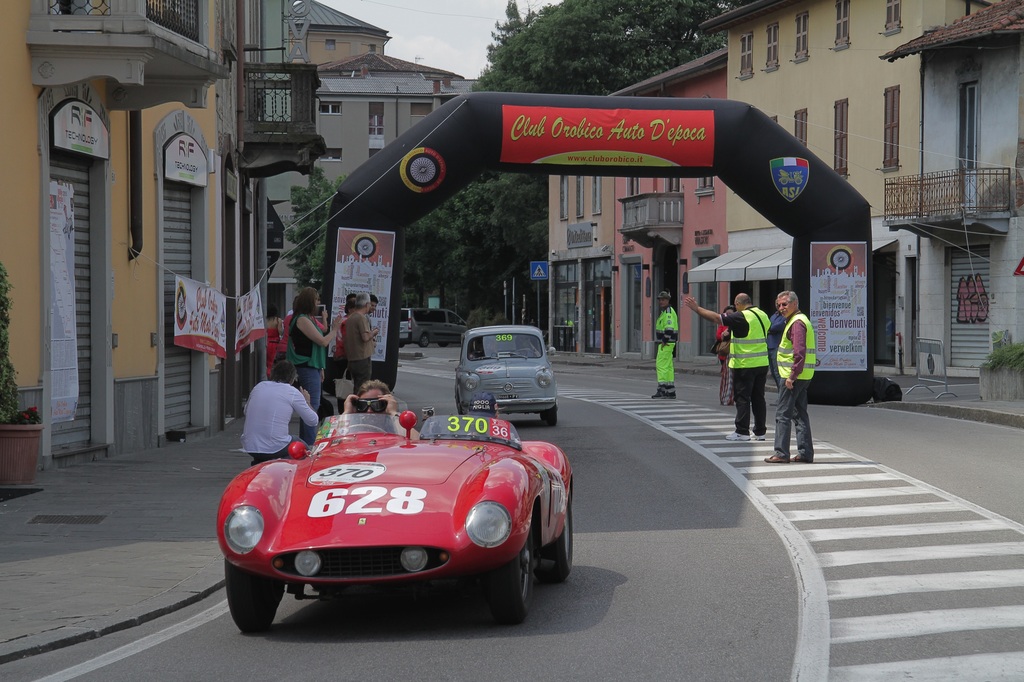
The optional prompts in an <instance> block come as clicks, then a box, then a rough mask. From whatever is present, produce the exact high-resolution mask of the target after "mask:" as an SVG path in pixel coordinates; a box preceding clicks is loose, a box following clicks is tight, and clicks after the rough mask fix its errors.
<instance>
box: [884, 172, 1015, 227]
mask: <svg viewBox="0 0 1024 682" xmlns="http://www.w3.org/2000/svg"><path fill="white" fill-rule="evenodd" d="M1012 211H1013V185H1012V182H1011V174H1010V169H1009V168H978V169H963V168H960V169H952V170H946V171H938V172H934V173H924V174H922V175H905V176H902V177H898V178H889V179H887V180H886V181H885V222H886V224H887V225H889V227H890V229H894V230H896V229H906V230H910V231H911V232H915V233H917V234H921V235H922V236H926V237H928V236H932V235H933V234H934V233H935V232H936V230H943V231H948V229H949V228H951V227H957V226H960V227H963V226H965V225H970V226H971V227H972V229H974V230H981V231H984V232H988V233H991V234H1005V233H1006V232H1007V230H1008V229H1009V219H1010V217H1011V216H1012Z"/></svg>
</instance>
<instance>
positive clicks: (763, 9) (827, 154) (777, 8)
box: [698, 0, 990, 369]
mask: <svg viewBox="0 0 1024 682" xmlns="http://www.w3.org/2000/svg"><path fill="white" fill-rule="evenodd" d="M989 4H990V3H988V2H964V0H777V1H775V2H767V1H762V2H755V3H751V4H750V5H747V6H744V7H741V8H738V9H735V10H732V11H730V12H727V13H725V14H722V15H720V16H719V17H716V18H715V19H712V20H710V21H708V22H705V24H703V25H702V26H701V28H702V29H703V30H705V31H707V32H715V31H727V32H728V47H729V64H728V82H729V88H728V97H729V99H733V100H739V101H743V102H747V103H749V104H751V105H753V106H755V107H757V108H758V109H760V110H761V111H763V112H764V113H766V114H767V115H769V116H771V117H773V118H774V119H775V120H776V121H777V122H778V123H779V125H780V126H782V127H783V128H785V129H786V130H787V131H789V132H790V133H791V134H792V135H793V136H794V137H796V138H797V139H798V140H800V141H801V142H802V143H803V144H804V145H805V146H806V147H807V148H808V150H809V151H810V152H811V153H813V154H815V155H817V156H818V157H819V158H821V159H822V160H824V161H825V162H826V163H829V162H831V165H832V167H833V168H834V169H835V171H836V172H837V173H839V174H840V175H842V176H843V177H845V178H846V179H847V180H848V181H849V182H850V184H851V185H852V186H853V187H854V188H855V189H857V191H858V192H860V193H861V195H862V196H864V198H865V199H866V200H867V201H868V202H869V203H870V205H871V206H872V242H873V243H872V245H871V247H872V250H873V258H872V269H873V275H872V285H873V301H872V304H873V305H872V308H871V310H872V313H871V314H872V315H873V318H874V323H873V328H874V330H875V338H874V339H873V341H874V349H875V351H874V355H875V364H876V365H890V366H893V367H894V368H897V369H902V368H903V367H904V365H909V364H911V363H913V362H914V358H915V353H916V341H917V339H918V338H921V337H922V330H921V328H920V324H921V320H922V319H923V317H924V316H925V315H930V314H932V313H934V314H936V315H942V314H944V313H943V311H942V309H934V310H932V309H926V308H925V303H927V301H923V300H920V299H919V298H918V289H917V287H918V284H917V283H918V281H919V270H920V262H919V255H920V254H919V252H918V250H917V249H918V246H919V242H918V240H917V239H916V237H915V236H914V235H913V234H912V233H911V232H909V231H906V230H898V231H892V230H890V229H889V228H890V226H889V224H888V223H887V221H886V220H885V216H884V211H883V207H884V205H885V186H886V182H887V181H889V180H892V179H893V178H900V177H905V176H917V175H919V174H920V172H921V169H922V166H921V158H920V157H921V155H920V153H919V148H920V140H919V130H920V121H921V115H922V105H921V102H922V89H921V62H920V59H919V57H917V56H911V57H908V58H906V59H901V60H899V61H898V62H896V63H888V62H883V61H881V60H879V57H880V56H881V55H883V54H886V53H887V52H890V51H891V50H893V49H895V48H896V47H898V46H899V45H902V44H903V43H906V42H907V41H908V40H910V39H913V38H916V37H918V36H921V35H922V34H924V33H925V32H926V31H929V30H931V29H933V28H934V27H937V26H942V25H944V24H945V23H947V22H949V21H952V20H954V19H956V18H958V17H959V16H961V15H962V14H963V13H964V11H965V8H973V9H974V10H977V9H979V8H982V7H986V6H988V5H989ZM725 194H726V217H727V221H728V228H729V249H730V251H732V252H734V253H735V252H738V251H744V252H746V253H744V254H743V256H742V257H741V258H739V259H737V258H735V257H734V256H730V257H728V258H723V259H722V260H721V261H719V262H718V263H714V262H712V263H709V264H707V265H706V266H705V269H704V270H703V271H702V273H701V274H699V275H698V277H708V276H709V274H710V276H712V277H714V278H715V279H718V280H726V279H728V280H731V281H738V282H741V286H743V287H744V288H747V289H749V290H750V291H751V293H753V294H754V296H755V298H756V299H757V300H759V301H761V302H762V303H763V302H764V301H768V300H770V299H771V298H772V296H773V295H774V291H773V290H774V289H776V288H777V282H775V281H772V280H769V281H767V282H766V281H764V280H754V279H752V278H750V276H749V275H748V273H749V272H756V271H757V270H758V269H759V268H760V266H761V265H763V264H764V263H765V262H766V261H767V262H771V261H772V260H775V259H777V258H778V255H779V253H780V252H781V250H788V249H789V248H791V245H792V239H791V238H790V237H788V236H787V235H785V234H784V233H783V232H781V231H780V230H779V229H777V228H776V227H774V226H772V225H770V224H768V222H767V221H766V220H765V219H764V218H763V217H762V216H760V215H759V214H758V213H756V212H755V211H754V210H753V209H752V208H751V207H750V206H749V205H747V204H746V203H745V202H743V201H742V200H740V199H739V198H738V197H737V196H736V195H735V194H734V193H732V192H728V191H727V192H726V193H725ZM738 265H742V266H743V267H737V266H738ZM787 268H789V266H788V264H787V265H784V266H783V267H782V270H783V272H784V271H785V270H786V269H787ZM790 269H791V268H790ZM929 333H931V332H929ZM974 366H975V367H976V366H977V365H976V364H975V365H974Z"/></svg>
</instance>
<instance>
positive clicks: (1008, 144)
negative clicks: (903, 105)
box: [883, 0, 1024, 370]
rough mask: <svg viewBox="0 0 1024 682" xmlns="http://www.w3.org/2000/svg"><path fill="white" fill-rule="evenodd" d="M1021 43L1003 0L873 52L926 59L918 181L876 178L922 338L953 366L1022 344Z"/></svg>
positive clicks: (1010, 3) (895, 58) (1021, 5)
mask: <svg viewBox="0 0 1024 682" xmlns="http://www.w3.org/2000/svg"><path fill="white" fill-rule="evenodd" d="M1022 36H1024V2H1022V1H1021V0H1005V1H1004V2H1001V3H998V4H994V5H993V6H992V7H990V8H987V9H982V10H980V11H978V12H976V13H972V14H970V15H967V16H965V17H963V18H961V19H959V20H957V21H955V22H952V23H950V24H948V25H946V26H944V27H941V28H937V29H936V30H934V31H930V32H928V33H927V34H925V35H923V36H921V37H919V38H917V39H915V40H911V41H909V42H907V43H905V44H903V45H901V46H899V47H898V48H896V49H895V50H893V51H892V52H890V53H888V54H886V55H883V57H884V58H886V59H887V60H889V61H891V62H893V63H895V64H898V63H899V62H900V61H902V60H903V59H904V58H908V57H912V56H919V55H921V56H924V59H923V85H924V90H923V93H922V95H923V97H922V106H923V126H922V133H923V145H922V147H921V158H922V167H921V173H920V174H919V175H917V176H905V177H901V178H894V179H891V180H888V181H887V182H886V185H885V221H886V224H888V225H889V227H890V229H893V230H901V231H907V232H910V233H911V234H913V235H914V236H915V238H916V239H917V242H918V245H917V251H918V253H919V254H920V265H919V271H918V273H917V274H918V276H917V280H916V287H917V297H918V300H919V305H920V308H921V311H922V315H921V320H920V323H919V329H920V335H921V337H922V338H924V339H928V340H929V343H930V344H931V345H934V342H939V344H941V347H942V348H943V349H945V353H944V358H943V359H944V360H945V361H946V362H947V363H948V364H949V366H950V368H951V370H960V369H963V368H975V367H978V365H979V364H980V363H981V362H983V361H984V359H985V357H986V355H987V354H988V353H989V352H990V350H991V348H992V346H993V344H994V343H1006V342H1009V341H1020V340H1022V339H1024V325H1022V321H1021V319H1020V315H1019V314H1018V311H1019V310H1020V307H1021V304H1022V302H1024V301H1022V296H1024V279H1022V278H1021V277H1020V276H1019V275H1021V274H1024V267H1022V262H1021V256H1022V255H1024V240H1022V237H1021V227H1022V224H1021V220H1022V219H1021V211H1020V197H1019V195H1018V194H1017V193H1018V192H1019V191H1020V190H1019V187H1020V184H1021V174H1020V168H1021V165H1022V160H1021V154H1022V153H1024V150H1022V146H1021V139H1022V131H1024V127H1022V125H1021V116H1022V110H1021V106H1020V101H1021V100H1020V98H1021V96H1022V92H1021V83H1020V76H1019V74H1020V73H1021V70H1022V67H1024V61H1022V56H1024V55H1022V51H1021V37H1022Z"/></svg>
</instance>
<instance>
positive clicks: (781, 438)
mask: <svg viewBox="0 0 1024 682" xmlns="http://www.w3.org/2000/svg"><path fill="white" fill-rule="evenodd" d="M775 305H776V307H778V309H779V312H781V313H782V314H783V315H785V316H786V329H785V331H783V332H782V341H781V342H779V352H778V356H777V361H778V367H779V378H780V379H782V382H783V383H782V385H781V386H780V389H779V406H778V408H777V409H776V411H775V454H773V455H772V456H771V457H767V458H765V460H764V461H766V462H770V463H772V464H783V463H785V462H803V463H805V464H810V463H811V462H813V461H814V444H813V442H812V441H811V422H810V420H809V419H808V418H807V386H808V385H809V384H810V383H811V377H813V376H814V367H815V365H816V364H817V359H816V357H815V354H814V348H815V340H814V327H813V325H811V321H810V320H809V319H808V318H807V316H806V315H804V314H803V313H802V312H800V300H799V299H798V298H797V296H796V293H795V292H792V291H783V292H782V293H781V294H779V297H778V298H777V299H776V300H775ZM794 423H795V424H796V452H797V456H796V457H793V458H792V459H790V457H789V435H790V431H791V429H792V426H793V424H794Z"/></svg>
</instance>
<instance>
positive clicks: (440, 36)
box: [318, 0, 561, 78]
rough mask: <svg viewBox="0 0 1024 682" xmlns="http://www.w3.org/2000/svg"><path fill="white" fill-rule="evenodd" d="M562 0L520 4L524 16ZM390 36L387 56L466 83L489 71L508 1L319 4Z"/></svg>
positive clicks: (331, 0)
mask: <svg viewBox="0 0 1024 682" xmlns="http://www.w3.org/2000/svg"><path fill="white" fill-rule="evenodd" d="M560 1H561V0H517V4H518V5H519V11H520V12H525V11H526V10H527V8H533V9H534V10H539V9H540V8H541V7H543V6H545V5H552V4H557V3H558V2H560ZM318 2H320V3H321V4H324V5H327V6H328V7H331V8H333V9H336V10H338V11H339V12H344V13H345V14H347V15H349V16H350V17H354V18H356V19H359V20H360V21H365V22H366V23H368V24H372V25H374V26H376V27H377V28H382V29H384V30H386V31H387V32H388V34H389V35H390V36H391V40H390V41H388V43H387V45H385V46H384V54H386V55H388V56H391V57H395V58H397V59H404V60H406V61H409V62H417V61H418V62H419V63H420V64H425V65H427V66H432V67H435V68H438V69H444V70H445V71H452V72H453V73H457V74H459V75H460V76H463V77H465V78H478V77H479V76H480V73H481V72H482V71H483V70H484V67H486V66H487V46H488V45H490V44H491V42H492V38H491V33H493V32H494V29H495V25H496V24H498V23H501V22H504V21H505V7H506V6H507V4H508V2H507V0H318Z"/></svg>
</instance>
